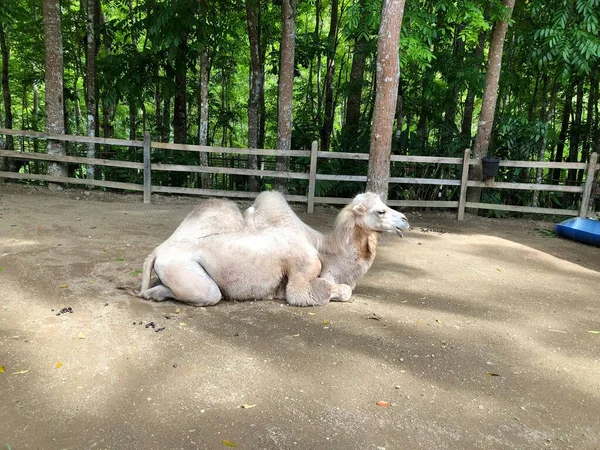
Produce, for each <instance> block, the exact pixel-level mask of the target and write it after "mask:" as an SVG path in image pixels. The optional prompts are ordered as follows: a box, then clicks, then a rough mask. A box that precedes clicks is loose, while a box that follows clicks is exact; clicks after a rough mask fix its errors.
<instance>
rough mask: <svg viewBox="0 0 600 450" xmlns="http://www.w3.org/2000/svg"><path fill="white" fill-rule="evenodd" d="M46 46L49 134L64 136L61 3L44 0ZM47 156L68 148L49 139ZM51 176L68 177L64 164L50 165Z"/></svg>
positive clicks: (53, 0)
mask: <svg viewBox="0 0 600 450" xmlns="http://www.w3.org/2000/svg"><path fill="white" fill-rule="evenodd" d="M42 7H43V14H44V44H45V45H44V46H45V61H46V62H45V69H46V102H45V103H46V132H47V133H50V134H64V132H65V122H64V95H63V46H62V31H61V22H60V16H61V11H60V0H43V2H42ZM47 153H48V154H51V155H64V154H66V152H65V146H64V144H63V143H62V142H60V141H53V140H48V144H47ZM48 174H49V175H51V176H60V177H65V176H67V168H66V165H65V164H64V163H55V162H51V163H49V164H48ZM48 187H49V188H50V190H58V189H62V188H61V186H60V185H59V184H56V183H48Z"/></svg>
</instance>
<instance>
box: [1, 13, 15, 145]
mask: <svg viewBox="0 0 600 450" xmlns="http://www.w3.org/2000/svg"><path fill="white" fill-rule="evenodd" d="M4 28H5V25H4V24H3V23H2V22H0V50H1V52H2V73H1V74H0V76H1V77H2V99H3V101H4V126H5V128H12V127H13V114H12V102H11V94H10V84H9V82H8V74H9V70H8V66H9V63H10V51H9V47H8V39H7V37H6V31H5V30H4ZM6 149H7V150H14V142H13V137H12V136H11V135H7V136H6Z"/></svg>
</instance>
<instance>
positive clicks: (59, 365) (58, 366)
mask: <svg viewBox="0 0 600 450" xmlns="http://www.w3.org/2000/svg"><path fill="white" fill-rule="evenodd" d="M61 367H62V363H61V362H60V361H59V362H57V363H56V365H55V366H54V368H55V369H60V368H61Z"/></svg>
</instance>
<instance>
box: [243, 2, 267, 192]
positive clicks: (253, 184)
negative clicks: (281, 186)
mask: <svg viewBox="0 0 600 450" xmlns="http://www.w3.org/2000/svg"><path fill="white" fill-rule="evenodd" d="M258 10H260V0H246V19H247V23H248V39H249V42H250V80H249V82H250V96H249V98H248V148H258V134H259V127H260V118H259V115H260V114H259V111H260V93H261V91H262V90H263V89H264V82H265V73H264V70H263V67H262V64H261V58H260V54H261V49H260V31H259V30H260V23H259V22H258V18H259V17H260V16H259V14H257V11H258ZM248 168H249V169H254V170H256V169H258V156H257V155H248ZM248 187H249V190H250V191H252V192H257V191H259V190H260V189H259V180H258V177H256V176H250V177H248Z"/></svg>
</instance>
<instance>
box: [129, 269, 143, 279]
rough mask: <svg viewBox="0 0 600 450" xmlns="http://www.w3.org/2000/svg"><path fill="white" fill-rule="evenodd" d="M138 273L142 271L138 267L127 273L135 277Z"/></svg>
mask: <svg viewBox="0 0 600 450" xmlns="http://www.w3.org/2000/svg"><path fill="white" fill-rule="evenodd" d="M140 273H142V271H141V270H140V269H136V270H134V271H132V272H131V273H130V274H129V275H131V276H132V277H137V276H138V275H139V274H140Z"/></svg>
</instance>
